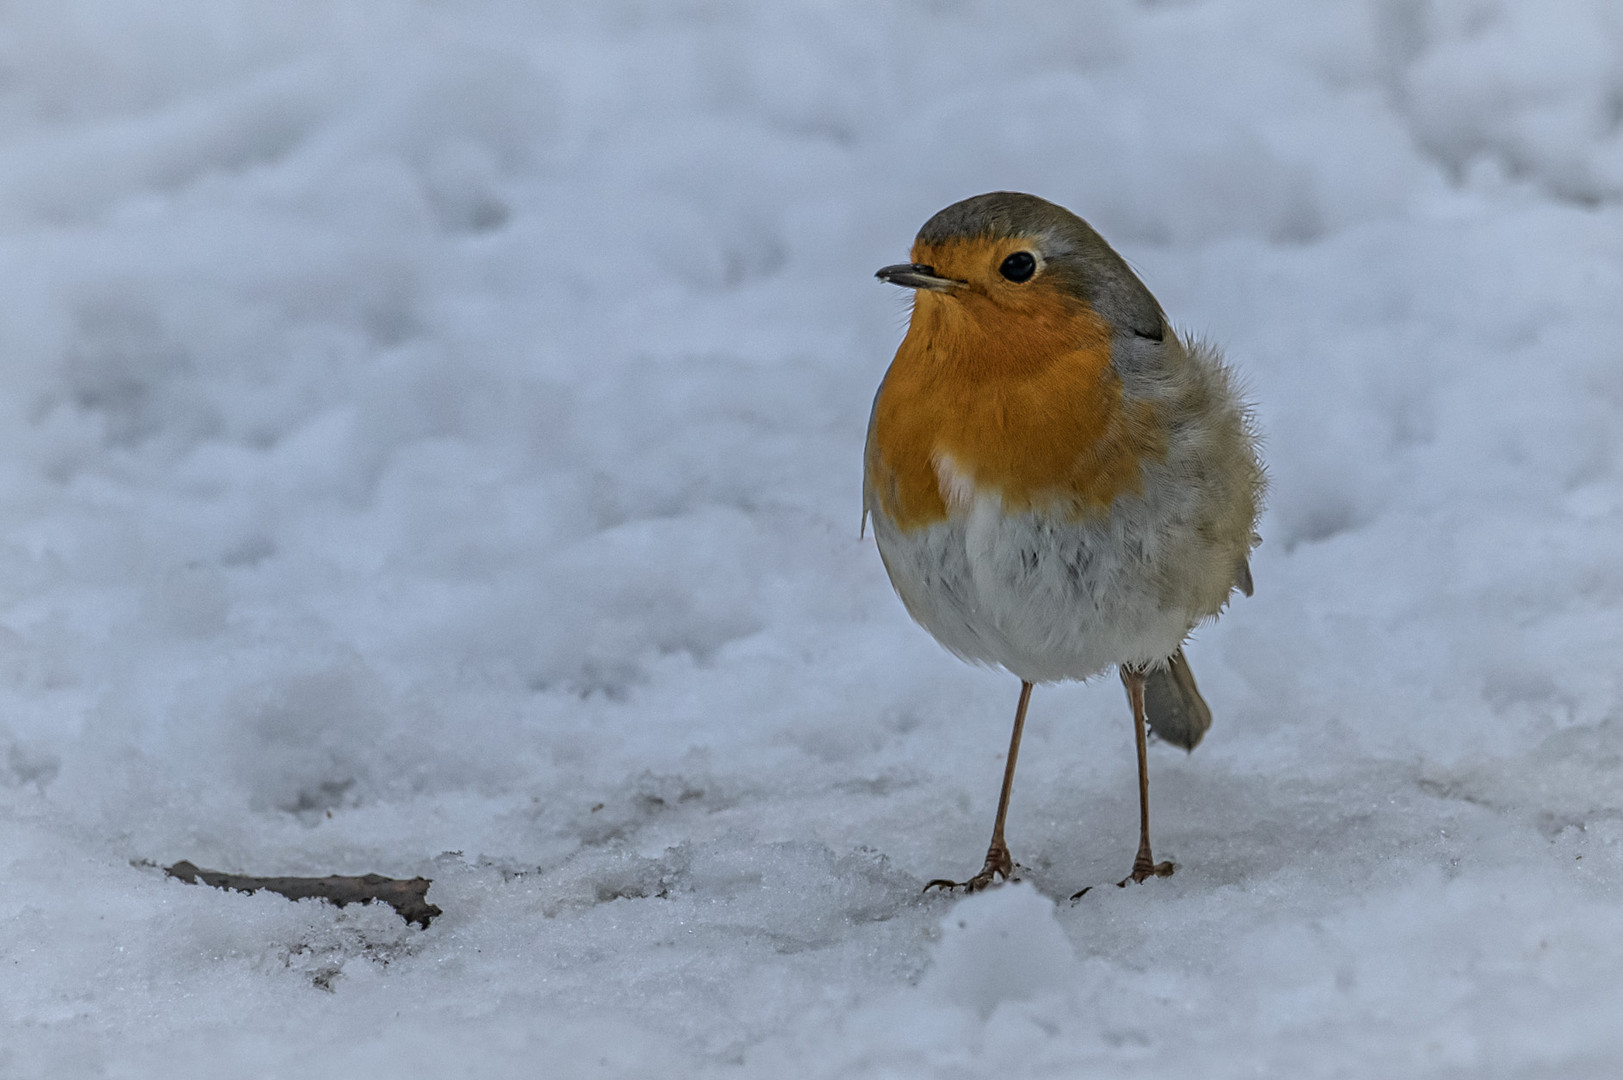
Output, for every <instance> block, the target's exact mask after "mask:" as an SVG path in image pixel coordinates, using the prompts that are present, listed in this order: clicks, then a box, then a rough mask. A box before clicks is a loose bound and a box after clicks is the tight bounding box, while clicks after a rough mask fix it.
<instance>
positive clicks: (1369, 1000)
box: [0, 0, 1623, 1080]
mask: <svg viewBox="0 0 1623 1080" xmlns="http://www.w3.org/2000/svg"><path fill="white" fill-rule="evenodd" d="M994 188H1013V189H1023V190H1029V191H1033V192H1036V193H1039V194H1042V195H1045V196H1047V197H1049V198H1051V199H1054V200H1056V201H1058V202H1061V203H1063V204H1065V205H1068V206H1070V207H1072V208H1073V209H1075V210H1076V211H1078V212H1079V213H1081V214H1082V215H1083V216H1085V217H1087V218H1088V219H1089V220H1090V221H1092V222H1093V224H1094V225H1096V226H1097V227H1098V228H1099V229H1100V231H1102V232H1103V233H1104V234H1105V235H1106V236H1107V237H1108V238H1109V239H1110V240H1111V241H1112V242H1113V243H1114V244H1115V245H1116V246H1117V247H1118V248H1119V249H1120V250H1121V251H1122V252H1123V253H1124V254H1125V255H1126V256H1127V257H1128V258H1129V259H1130V260H1132V261H1133V263H1134V264H1135V265H1136V266H1137V267H1138V268H1139V269H1140V270H1141V272H1142V274H1143V276H1144V278H1145V279H1146V281H1147V282H1148V283H1149V285H1150V286H1151V288H1152V289H1154V290H1155V292H1156V293H1157V295H1158V296H1159V297H1160V299H1161V301H1162V302H1163V304H1164V305H1165V307H1166V309H1167V310H1168V312H1169V313H1170V314H1171V315H1172V316H1173V318H1174V319H1175V320H1176V321H1177V322H1178V323H1179V324H1180V325H1183V326H1185V327H1187V328H1189V329H1192V330H1197V331H1199V332H1201V333H1203V334H1206V335H1208V336H1210V337H1211V338H1212V339H1214V340H1216V341H1217V342H1219V343H1221V344H1222V345H1223V346H1224V347H1225V348H1226V349H1227V350H1228V353H1229V355H1230V357H1231V358H1232V359H1233V361H1234V362H1235V363H1236V364H1237V366H1238V367H1239V368H1240V369H1241V370H1242V371H1243V372H1244V375H1245V378H1246V380H1247V383H1248V385H1249V386H1250V388H1251V392H1252V394H1253V396H1254V398H1255V400H1256V402H1257V409H1258V415H1259V418H1260V422H1261V425H1262V427H1263V428H1264V429H1265V431H1266V433H1267V436H1268V443H1267V456H1268V460H1269V465H1270V469H1271V475H1272V479H1273V489H1272V496H1271V505H1270V509H1269V513H1268V515H1267V517H1266V519H1265V520H1264V523H1263V529H1262V531H1263V535H1264V543H1263V546H1262V547H1261V548H1260V549H1259V550H1258V552H1257V554H1256V558H1255V561H1254V568H1255V575H1256V582H1257V594H1256V597H1255V598H1254V599H1251V600H1241V601H1237V602H1236V603H1235V605H1234V606H1233V608H1232V609H1231V610H1230V612H1229V613H1228V614H1227V615H1226V616H1225V617H1224V618H1223V619H1222V621H1221V622H1220V623H1218V624H1216V625H1214V626H1211V627H1207V628H1204V629H1202V630H1201V631H1200V632H1199V634H1198V635H1197V637H1196V639H1195V641H1194V642H1193V644H1192V645H1191V647H1190V650H1189V652H1190V656H1191V659H1192V662H1193V664H1194V665H1195V668H1196V670H1197V672H1198V673H1199V675H1200V677H1201V680H1202V686H1203V688H1204V689H1205V691H1206V694H1207V697H1208V698H1209V699H1210V701H1211V703H1212V705H1213V708H1214V710H1215V711H1216V714H1217V721H1216V725H1215V726H1214V728H1213V730H1212V733H1211V735H1210V737H1209V738H1208V739H1207V741H1206V743H1205V744H1204V745H1203V746H1202V747H1201V748H1200V749H1199V751H1198V752H1196V753H1195V754H1194V755H1192V756H1185V755H1183V754H1182V753H1181V752H1177V751H1174V750H1171V749H1169V748H1167V747H1164V746H1162V747H1156V748H1153V749H1152V761H1151V770H1152V772H1151V783H1152V791H1153V802H1154V808H1153V809H1154V822H1155V836H1156V840H1157V846H1156V853H1157V855H1159V856H1162V857H1170V858H1173V859H1175V860H1176V861H1177V862H1178V864H1179V867H1180V869H1179V871H1178V873H1177V875H1176V876H1175V877H1173V878H1170V879H1167V880H1157V881H1152V882H1150V883H1148V884H1146V885H1144V886H1142V887H1138V888H1131V889H1115V888H1094V889H1093V890H1092V891H1090V892H1088V893H1087V894H1086V895H1085V896H1084V897H1082V898H1081V899H1080V900H1078V901H1076V902H1071V901H1070V900H1069V899H1067V898H1068V897H1070V895H1071V894H1072V893H1074V892H1076V891H1077V890H1078V889H1080V888H1082V887H1084V886H1088V885H1101V884H1103V883H1106V882H1110V881H1114V880H1116V879H1117V878H1119V877H1121V876H1122V874H1123V873H1125V872H1126V870H1127V869H1128V867H1129V866H1130V863H1131V859H1132V855H1133V849H1134V844H1135V841H1136V834H1135V829H1136V821H1137V807H1136V792H1135V783H1134V772H1133V750H1132V738H1131V724H1130V720H1129V717H1128V714H1127V712H1126V706H1125V701H1124V699H1123V696H1122V693H1121V689H1120V687H1119V686H1118V685H1116V683H1115V681H1114V680H1113V679H1105V680H1100V681H1099V682H1097V683H1095V684H1093V685H1088V686H1065V687H1054V688H1042V689H1040V690H1039V691H1038V693H1037V695H1036V697H1035V700H1034V704H1033V709H1032V716H1031V720H1030V723H1029V726H1028V730H1027V734H1026V743H1025V747H1024V752H1023V754H1022V758H1021V772H1020V776H1019V782H1018V783H1017V785H1016V788H1015V799H1014V804H1013V811H1012V815H1011V821H1010V840H1011V843H1012V845H1013V847H1014V851H1015V855H1016V857H1017V858H1018V859H1019V860H1020V861H1021V863H1022V864H1023V865H1024V866H1025V868H1026V869H1025V873H1024V877H1025V882H1024V883H1023V884H1021V885H1018V886H1014V887H1007V888H1003V889H1000V890H996V891H994V892H992V893H989V894H985V895H981V896H977V897H972V898H969V899H962V898H958V897H949V896H945V895H941V894H939V893H934V894H930V895H921V893H920V887H921V885H922V884H923V883H924V881H925V880H927V879H929V878H932V877H935V876H939V875H943V874H947V875H963V874H965V873H968V872H970V871H972V870H973V869H975V868H976V867H977V866H978V865H979V861H980V857H981V854H982V853H983V851H984V850H985V843H986V839H987V832H988V829H989V827H990V823H991V815H992V810H993V803H994V800H995V797H996V792H997V783H998V779H999V776H1000V774H1001V768H1002V762H1001V755H1002V752H1003V750H1004V747H1005V743H1006V739H1007V735H1008V723H1009V720H1010V717H1011V714H1012V709H1013V705H1014V699H1015V694H1016V684H1015V682H1014V680H1013V679H1012V677H1010V676H1008V675H1004V674H999V673H994V672H989V671H984V670H976V669H971V668H968V667H965V666H963V665H961V664H959V663H958V662H956V661H955V660H953V659H952V658H951V657H949V656H948V655H947V654H946V653H944V652H942V651H941V650H940V649H939V648H938V647H937V646H936V645H935V644H934V643H933V642H932V641H931V640H930V639H929V637H928V636H927V635H926V634H925V633H924V632H923V631H921V630H919V629H917V628H916V627H914V626H912V625H911V624H910V623H909V621H908V619H907V617H906V615H905V613H904V612H903V610H902V607H901V605H900V603H899V602H898V601H897V600H896V599H895V597H894V595H893V594H892V592H891V590H890V587H889V585H888V583H887V582H886V580H885V576H884V572H883V569H882V568H881V566H880V563H879V559H878V557H877V555H876V554H875V552H874V551H873V549H872V541H871V539H869V540H861V539H859V538H858V535H857V528H858V518H859V488H860V472H859V460H860V456H861V444H862V439H863V431H864V425H865V422H866V418H867V410H868V404H869V401H870V397H871V395H872V392H873V389H874V387H875V385H876V384H877V382H878V379H879V377H880V374H881V373H882V372H883V370H884V367H885V365H886V364H887V362H888V361H889V358H890V355H891V352H892V351H893V350H894V348H895V346H896V344H897V342H898V341H899V339H900V336H901V332H902V328H903V326H904V322H905V314H906V305H907V300H908V298H907V297H906V296H905V295H903V294H902V292H901V290H896V289H891V288H887V287H885V286H883V285H881V284H879V283H877V282H876V281H874V280H873V277H872V272H873V270H874V269H875V268H877V267H879V266H880V265H882V264H885V263H890V262H895V261H897V260H898V259H901V258H905V256H906V252H907V249H908V245H909V243H910V241H911V239H912V236H913V233H914V231H915V230H916V229H917V228H918V226H919V225H920V224H921V223H922V222H923V221H924V219H925V218H926V217H928V216H929V215H930V214H931V213H932V212H933V211H935V210H936V209H938V208H940V207H941V206H943V205H945V204H946V203H948V202H951V201H953V200H955V199H958V198H961V197H964V196H967V195H971V194H974V193H976V192H979V191H983V190H988V189H994ZM1620 343H1623V9H1619V8H1618V6H1617V5H1616V3H1615V0H1536V2H1535V0H1521V2H1516V0H1429V2H1422V0H1413V2H1407V0H1322V2H1314V3H1297V2H1291V0H1190V2H1171V0H1167V2H1161V3H1150V2H1142V3H1129V2H1127V0H1095V2H1089V3H1075V2H1068V0H1056V2H1053V3H1035V2H1032V3H994V2H991V0H987V2H983V3H971V2H949V0H935V2H926V0H917V2H912V3H907V2H896V3H888V2H887V3H879V2H875V0H823V2H818V3H801V4H790V3H764V2H763V3H749V2H744V0H734V2H726V0H715V2H704V0H690V2H668V3H656V2H652V0H592V2H590V3H579V2H574V3H550V4H539V3H521V2H518V0H512V2H502V0H477V2H476V0H469V2H466V3H455V4H452V3H427V2H421V3H404V2H401V3H386V2H383V0H351V2H348V3H343V4H330V3H324V2H319V0H229V2H228V0H167V2H166V3H163V4H155V3H148V4H131V3H123V2H119V0H52V2H48V3H47V2H43V0H36V2H32V3H18V4H10V5H7V6H6V7H5V9H4V11H3V12H0V365H3V366H4V372H5V383H4V386H5V391H4V394H3V395H0V898H3V899H0V1076H4V1077H8V1078H9V1077H36V1076H37V1077H44V1076H50V1077H79V1076H102V1075H106V1076H121V1077H158V1076H162V1077H191V1076H205V1075H207V1076H255V1077H259V1076H265V1077H269V1076H288V1077H293V1076H299V1077H303V1076H312V1075H334V1076H337V1075H342V1076H346V1077H356V1076H384V1075H389V1076H398V1075H406V1074H410V1075H428V1076H434V1075H450V1076H455V1075H474V1074H478V1075H482V1076H498V1075H499V1076H563V1077H574V1076H623V1077H649V1076H656V1075H657V1076H664V1077H686V1076H716V1077H727V1076H735V1075H736V1076H750V1077H756V1076H759V1077H784V1076H794V1077H825V1076H826V1077H842V1078H844V1077H868V1076H875V1077H877V1076H885V1077H971V1076H987V1075H1000V1076H1010V1077H1028V1076H1031V1077H1035V1076H1056V1077H1075V1076H1081V1075H1089V1076H1133V1077H1161V1076H1166V1077H1178V1078H1185V1080H1187V1078H1190V1077H1199V1078H1203V1080H1204V1078H1226V1077H1241V1076H1245V1077H1252V1076H1292V1077H1331V1076H1347V1077H1359V1078H1368V1077H1400V1076H1402V1077H1408V1076H1426V1077H1461V1078H1464V1077H1549V1076H1555V1075H1560V1076H1562V1077H1566V1078H1576V1080H1583V1078H1589V1077H1597V1078H1598V1077H1615V1076H1617V1075H1619V1074H1620V1072H1623V984H1620V982H1619V978H1618V972H1619V970H1623V344H1620ZM179 859H190V860H192V861H193V862H196V863H198V864H199V865H202V866H206V867H211V868H214V869H220V870H229V871H237V872H246V873H256V874H318V875H319V874H328V873H365V872H368V871H376V872H380V873H386V874H391V875H395V876H412V875H416V874H422V875H425V876H429V877H432V878H433V879H434V885H433V888H432V890H431V892H430V893H429V898H430V899H431V900H433V901H434V902H436V903H437V904H439V905H440V906H441V907H442V908H443V909H444V912H445V914H444V915H443V916H442V917H441V918H440V919H439V920H437V921H435V922H434V924H433V925H432V926H431V927H430V928H429V929H428V930H426V931H424V930H420V929H418V928H416V927H407V926H405V925H404V924H403V923H402V922H401V920H400V919H398V918H397V917H396V916H395V915H394V913H393V912H392V911H390V910H389V909H388V908H379V907H368V908H357V907H350V908H346V909H343V910H338V909H335V908H332V907H330V906H326V905H324V904H321V903H318V902H314V901H305V902H302V903H297V904H295V903H291V902H289V901H287V900H284V899H281V898H280V897H276V896H272V895H267V894H263V893H261V894H256V895H254V896H244V895H240V894H230V893H225V892H220V891H217V890H214V889H209V888H203V887H197V886H189V885H183V884H181V883H179V882H176V881H173V880H169V879H166V878H165V877H164V875H163V874H162V872H161V870H160V869H157V867H161V866H163V865H167V864H169V863H172V862H174V861H176V860H179Z"/></svg>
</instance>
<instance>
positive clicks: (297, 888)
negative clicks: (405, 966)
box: [164, 859, 441, 930]
mask: <svg viewBox="0 0 1623 1080" xmlns="http://www.w3.org/2000/svg"><path fill="white" fill-rule="evenodd" d="M164 873H166V874H168V875H169V876H170V877H172V878H179V879H180V880H181V881H184V882H186V883H187V884H189V885H196V884H198V883H199V882H201V883H202V884H204V885H212V886H214V887H215V888H216V889H235V890H236V891H237V892H244V893H252V892H258V891H259V890H260V889H265V890H267V891H269V892H273V893H277V894H279V895H281V896H285V897H287V898H288V899H289V900H303V899H304V898H305V897H309V896H314V897H316V898H318V899H321V900H327V901H330V902H332V903H334V904H336V905H338V906H339V907H343V906H344V905H345V904H370V903H371V902H372V901H374V900H382V901H383V902H384V903H386V904H388V905H389V906H390V907H392V908H394V909H395V911H396V913H398V914H399V916H400V917H401V918H402V919H405V920H406V921H407V922H408V923H416V924H417V925H418V926H421V927H422V928H423V929H424V930H427V929H428V924H429V922H430V921H432V920H433V918H434V917H435V916H436V915H439V914H441V912H440V909H439V908H437V907H435V906H434V905H433V904H430V903H429V902H428V887H429V886H430V885H432V884H433V881H432V879H430V878H421V877H418V878H412V879H410V880H409V881H407V880H402V879H400V878H390V877H384V876H383V875H382V874H365V875H363V876H361V877H343V876H340V875H338V874H334V875H332V876H331V877H324V878H315V877H249V876H248V875H246V874H222V873H220V872H219V871H218V870H204V869H201V868H200V867H198V866H196V865H194V864H192V863H189V862H187V861H186V860H184V859H182V860H181V861H180V862H178V863H176V864H175V865H173V866H169V867H165V868H164Z"/></svg>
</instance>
